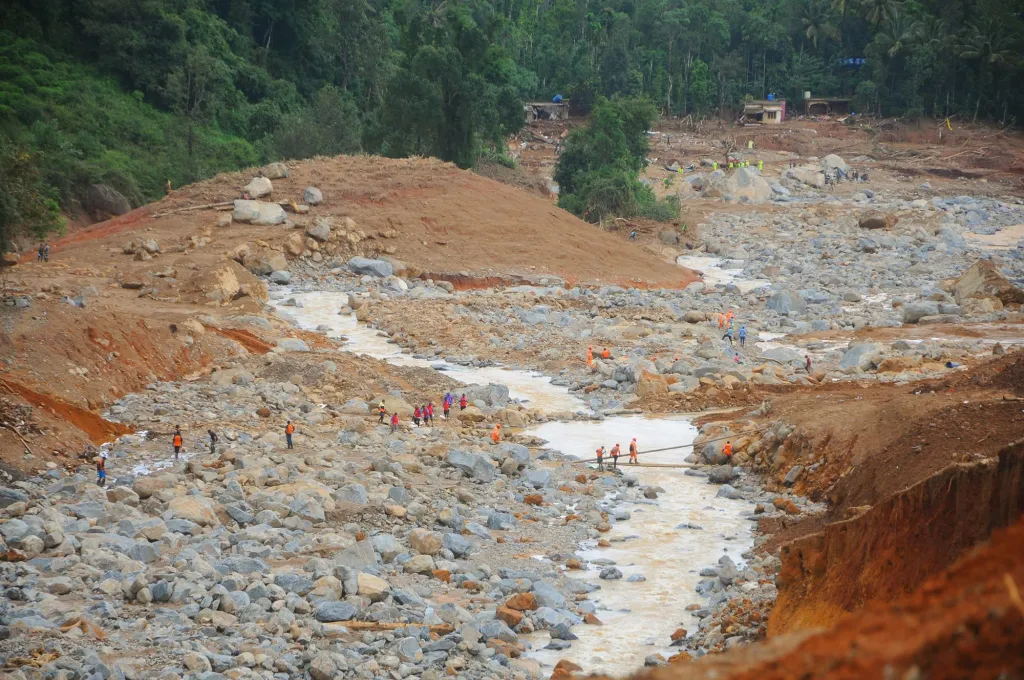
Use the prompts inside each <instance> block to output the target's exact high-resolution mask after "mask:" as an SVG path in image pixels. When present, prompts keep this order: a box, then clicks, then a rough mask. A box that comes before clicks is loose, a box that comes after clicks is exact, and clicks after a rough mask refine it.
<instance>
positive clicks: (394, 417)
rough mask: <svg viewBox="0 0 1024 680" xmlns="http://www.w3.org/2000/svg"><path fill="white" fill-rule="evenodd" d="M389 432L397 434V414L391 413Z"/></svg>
mask: <svg viewBox="0 0 1024 680" xmlns="http://www.w3.org/2000/svg"><path fill="white" fill-rule="evenodd" d="M391 431H392V432H397V431H398V414H397V413H392V414H391Z"/></svg>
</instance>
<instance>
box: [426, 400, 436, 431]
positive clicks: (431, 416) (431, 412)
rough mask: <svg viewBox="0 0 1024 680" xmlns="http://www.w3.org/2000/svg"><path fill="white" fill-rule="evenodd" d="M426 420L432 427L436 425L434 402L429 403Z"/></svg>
mask: <svg viewBox="0 0 1024 680" xmlns="http://www.w3.org/2000/svg"><path fill="white" fill-rule="evenodd" d="M426 418H427V422H428V423H430V424H431V425H433V424H434V402H432V401H430V402H427V415H426Z"/></svg>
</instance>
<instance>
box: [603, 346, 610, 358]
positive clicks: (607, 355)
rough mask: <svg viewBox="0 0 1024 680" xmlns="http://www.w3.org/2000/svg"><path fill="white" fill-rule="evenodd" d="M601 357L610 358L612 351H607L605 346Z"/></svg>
mask: <svg viewBox="0 0 1024 680" xmlns="http://www.w3.org/2000/svg"><path fill="white" fill-rule="evenodd" d="M601 358H602V359H611V358H612V353H611V352H609V351H608V348H607V347H605V348H604V351H602V352H601Z"/></svg>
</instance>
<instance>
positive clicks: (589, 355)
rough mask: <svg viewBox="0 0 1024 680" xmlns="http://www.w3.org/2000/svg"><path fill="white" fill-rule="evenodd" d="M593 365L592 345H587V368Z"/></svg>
mask: <svg viewBox="0 0 1024 680" xmlns="http://www.w3.org/2000/svg"><path fill="white" fill-rule="evenodd" d="M593 367H594V348H593V347H588V348H587V368H593Z"/></svg>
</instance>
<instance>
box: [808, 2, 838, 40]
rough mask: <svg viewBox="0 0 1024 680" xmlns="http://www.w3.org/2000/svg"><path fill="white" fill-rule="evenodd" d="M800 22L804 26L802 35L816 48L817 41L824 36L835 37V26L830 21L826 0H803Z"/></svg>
mask: <svg viewBox="0 0 1024 680" xmlns="http://www.w3.org/2000/svg"><path fill="white" fill-rule="evenodd" d="M800 23H802V24H803V27H804V36H805V37H806V38H807V39H808V40H810V41H811V44H813V45H814V48H815V49H817V48H818V41H819V40H822V39H824V38H835V37H836V28H835V26H833V25H832V23H831V16H830V15H829V6H828V0H804V4H803V6H802V7H801V12H800Z"/></svg>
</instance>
